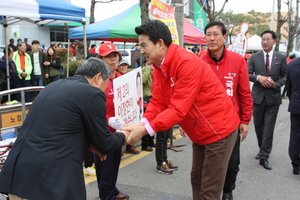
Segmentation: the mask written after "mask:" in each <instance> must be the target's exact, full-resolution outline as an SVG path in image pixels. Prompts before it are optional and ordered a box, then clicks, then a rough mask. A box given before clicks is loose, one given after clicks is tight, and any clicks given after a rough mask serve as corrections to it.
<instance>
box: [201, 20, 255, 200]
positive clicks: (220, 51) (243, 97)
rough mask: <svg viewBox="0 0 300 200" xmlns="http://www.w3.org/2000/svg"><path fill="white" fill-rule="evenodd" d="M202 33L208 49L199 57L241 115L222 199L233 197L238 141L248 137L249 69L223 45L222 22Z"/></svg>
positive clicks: (238, 148)
mask: <svg viewBox="0 0 300 200" xmlns="http://www.w3.org/2000/svg"><path fill="white" fill-rule="evenodd" d="M204 33H205V40H206V46H207V48H208V50H207V54H205V55H203V56H202V59H203V60H204V61H205V62H207V63H208V64H209V65H210V67H211V68H212V70H213V71H214V72H215V74H216V75H217V77H218V79H219V80H220V81H221V83H222V84H223V86H224V88H225V90H226V92H227V94H228V96H229V97H230V98H231V100H232V102H233V105H234V106H235V108H236V112H237V114H238V115H239V116H240V126H239V131H238V132H239V134H238V135H237V138H236V141H235V145H234V148H233V151H232V153H231V156H230V160H229V164H228V169H227V173H226V178H225V184H224V187H223V197H222V200H232V199H233V195H232V191H233V190H234V189H235V183H236V177H237V174H238V172H239V164H240V142H241V141H243V140H244V139H245V138H246V137H247V134H248V130H249V127H248V125H249V122H250V120H251V114H252V106H253V101H252V97H251V91H250V85H249V77H248V68H247V63H246V61H245V59H244V58H243V57H242V56H241V55H240V54H238V53H235V52H233V51H229V50H228V49H227V48H226V46H225V45H224V43H225V42H226V41H227V34H226V27H225V25H224V24H223V23H222V22H218V21H213V22H210V23H208V24H207V25H206V27H205V29H204ZM232 60H234V62H232Z"/></svg>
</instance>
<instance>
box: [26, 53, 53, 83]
mask: <svg viewBox="0 0 300 200" xmlns="http://www.w3.org/2000/svg"><path fill="white" fill-rule="evenodd" d="M33 54H34V52H31V53H30V54H29V55H30V58H31V63H32V72H31V82H32V85H34V78H33V77H34V56H33ZM46 59H47V58H46V54H45V53H44V52H42V51H39V63H40V68H41V72H42V78H43V81H44V84H45V85H48V83H49V78H47V79H46V78H45V74H46V71H45V70H46V68H45V66H44V64H43V63H44V62H45V61H46Z"/></svg>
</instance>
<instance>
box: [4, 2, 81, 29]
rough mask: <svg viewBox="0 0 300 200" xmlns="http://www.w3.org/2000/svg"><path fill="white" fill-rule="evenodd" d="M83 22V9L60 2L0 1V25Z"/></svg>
mask: <svg viewBox="0 0 300 200" xmlns="http://www.w3.org/2000/svg"><path fill="white" fill-rule="evenodd" d="M70 21H77V22H82V21H85V10H84V8H81V7H78V6H75V5H72V4H70V3H67V2H65V1H62V0H51V1H46V0H26V1H24V0H1V1H0V24H7V25H10V24H24V25H26V24H38V25H44V24H53V23H67V22H70Z"/></svg>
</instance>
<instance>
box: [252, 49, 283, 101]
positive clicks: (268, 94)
mask: <svg viewBox="0 0 300 200" xmlns="http://www.w3.org/2000/svg"><path fill="white" fill-rule="evenodd" d="M248 73H249V79H250V81H252V82H253V83H254V84H253V87H252V98H253V102H254V103H255V104H260V103H261V102H262V101H263V100H264V99H265V101H266V104H267V105H280V104H281V103H282V99H281V92H280V91H281V87H282V86H283V85H284V84H285V82H286V74H287V63H286V58H285V56H284V55H283V54H281V53H279V52H276V51H274V52H273V57H272V62H271V70H270V74H269V75H268V76H270V77H271V78H272V79H273V81H274V82H275V84H276V88H265V87H263V86H262V85H261V84H260V82H259V81H258V80H257V76H258V75H262V76H267V75H266V67H265V61H264V53H263V51H260V52H258V53H255V54H253V55H252V56H251V57H250V59H249V62H248Z"/></svg>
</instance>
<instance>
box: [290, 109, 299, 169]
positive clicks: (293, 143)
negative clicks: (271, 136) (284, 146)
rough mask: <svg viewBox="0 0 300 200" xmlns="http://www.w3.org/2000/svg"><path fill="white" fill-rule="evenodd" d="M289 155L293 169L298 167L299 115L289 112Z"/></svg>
mask: <svg viewBox="0 0 300 200" xmlns="http://www.w3.org/2000/svg"><path fill="white" fill-rule="evenodd" d="M290 118H291V133H290V144H289V156H290V158H291V161H292V165H293V168H294V169H300V115H296V114H293V113H291V115H290Z"/></svg>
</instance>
